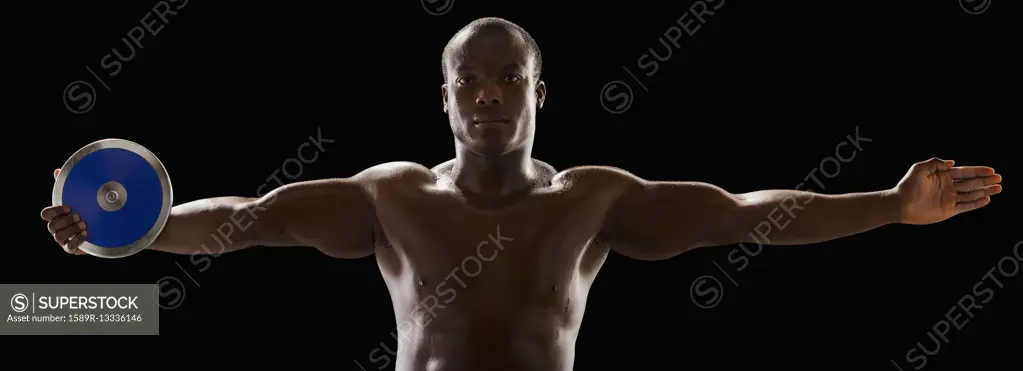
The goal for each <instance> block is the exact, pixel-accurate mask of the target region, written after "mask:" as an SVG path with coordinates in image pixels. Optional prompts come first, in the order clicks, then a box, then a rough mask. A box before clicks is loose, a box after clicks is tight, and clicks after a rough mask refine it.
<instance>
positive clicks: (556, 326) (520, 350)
mask: <svg viewBox="0 0 1023 371" xmlns="http://www.w3.org/2000/svg"><path fill="white" fill-rule="evenodd" d="M546 312H548V310H547V308H538V309H532V310H530V309H526V308H519V310H518V311H517V313H512V312H502V313H500V314H495V315H490V316H475V317H472V316H470V317H463V318H459V319H455V320H453V321H446V320H445V319H444V317H437V319H435V322H432V323H430V324H429V325H427V326H425V327H415V328H413V329H411V331H410V332H409V333H407V334H406V335H407V336H405V337H403V338H402V342H403V344H401V346H403V347H407V348H406V349H402V350H399V355H398V364H397V370H399V371H406V370H409V371H411V370H415V371H420V370H422V371H463V370H465V371H475V370H492V371H500V370H518V371H540V370H543V371H548V370H550V371H554V370H571V365H572V359H573V356H574V351H573V347H574V344H575V337H576V333H577V332H576V328H575V326H565V325H564V320H563V319H562V318H556V317H555V316H550V315H544V314H541V313H546ZM452 322H454V323H452ZM402 353H403V354H402Z"/></svg>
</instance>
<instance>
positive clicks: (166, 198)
mask: <svg viewBox="0 0 1023 371" xmlns="http://www.w3.org/2000/svg"><path fill="white" fill-rule="evenodd" d="M108 148H120V149H125V150H128V151H131V152H134V153H135V154H137V155H139V156H140V157H142V158H143V159H145V160H146V162H148V163H149V165H150V166H152V167H153V170H155V171H156V175H157V178H160V186H161V188H162V192H161V193H162V194H163V205H162V206H161V208H160V215H159V216H157V219H156V223H154V224H153V227H152V228H150V229H149V231H148V232H146V234H145V235H143V236H142V238H139V239H138V240H136V241H135V242H132V243H130V244H128V245H125V246H120V247H114V248H109V247H101V246H96V245H93V244H92V243H89V242H88V241H82V244H81V245H78V249H79V250H82V251H85V252H86V253H87V254H89V255H92V256H96V257H100V258H108V259H116V258H124V257H128V256H131V255H134V254H135V253H137V252H139V251H142V250H145V249H146V248H147V247H149V245H152V244H153V242H154V241H156V238H157V237H159V236H160V233H161V232H163V228H164V227H165V226H167V220H168V219H169V218H170V212H171V208H172V205H173V201H174V191H173V188H172V186H171V181H170V175H169V174H168V173H167V169H166V168H165V167H164V166H163V163H162V162H160V159H159V158H157V157H156V155H154V154H153V153H152V152H150V151H149V150H148V149H146V148H145V147H143V146H142V145H140V144H138V143H135V142H132V141H129V140H125V139H101V140H97V141H95V142H92V143H89V144H87V145H85V146H84V147H82V148H81V149H79V150H78V151H77V152H75V153H74V154H73V155H71V157H70V158H68V160H67V162H65V163H64V166H61V168H60V174H57V181H56V182H54V184H53V196H52V203H53V206H60V205H63V204H64V197H63V196H64V182H65V180H66V179H67V176H68V173H70V172H71V169H72V168H74V167H75V165H76V164H77V163H78V162H79V161H81V160H82V159H83V158H85V156H88V155H89V154H91V153H93V152H96V151H99V150H101V149H108ZM71 212H74V210H71ZM86 230H88V226H86Z"/></svg>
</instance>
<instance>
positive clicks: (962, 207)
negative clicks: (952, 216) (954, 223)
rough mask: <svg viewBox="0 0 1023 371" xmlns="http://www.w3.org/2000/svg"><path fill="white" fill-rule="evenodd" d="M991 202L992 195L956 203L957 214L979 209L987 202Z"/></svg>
mask: <svg viewBox="0 0 1023 371" xmlns="http://www.w3.org/2000/svg"><path fill="white" fill-rule="evenodd" d="M989 203H991V197H982V198H980V199H978V200H976V201H970V202H963V203H957V204H956V214H960V213H965V212H967V211H973V210H977V209H979V208H982V207H984V206H987V204H989Z"/></svg>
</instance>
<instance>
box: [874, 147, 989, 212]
mask: <svg viewBox="0 0 1023 371" xmlns="http://www.w3.org/2000/svg"><path fill="white" fill-rule="evenodd" d="M954 164H955V162H954V161H952V160H941V159H938V158H932V159H930V160H927V161H923V162H918V163H916V164H913V166H912V167H911V168H910V169H909V172H908V173H906V176H905V177H903V178H902V180H901V181H899V184H898V185H897V186H895V189H894V190H895V192H896V193H897V194H898V196H899V200H900V207H901V208H900V210H901V213H902V222H903V223H906V224H931V223H937V222H940V221H943V220H946V219H948V218H951V217H953V216H956V215H958V214H961V213H965V212H967V211H973V210H976V209H979V208H982V207H984V206H987V204H988V203H990V202H991V196H993V195H996V194H998V193H1001V192H1002V186H1001V185H999V184H998V183H1000V182H1001V181H1002V176H1001V175H998V174H996V173H995V169H992V168H990V167H987V166H956V167H953V165H954Z"/></svg>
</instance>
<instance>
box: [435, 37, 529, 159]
mask: <svg viewBox="0 0 1023 371" xmlns="http://www.w3.org/2000/svg"><path fill="white" fill-rule="evenodd" d="M541 65H542V61H541V57H540V50H539V48H537V46H536V42H535V41H534V40H533V38H532V37H531V36H530V35H529V33H527V32H526V31H525V30H523V29H522V28H521V27H519V26H518V25H516V24H514V23H511V22H509V21H506V20H504V19H500V18H481V19H478V20H476V21H473V22H472V23H470V24H468V25H467V26H465V27H463V28H462V29H461V30H459V31H458V32H457V33H455V36H453V37H452V38H451V40H450V41H448V45H447V46H446V47H445V48H444V53H443V55H442V57H441V67H442V69H443V72H444V85H443V86H442V88H441V94H442V97H443V99H444V111H445V112H447V113H448V119H449V120H450V122H451V131H452V133H453V134H454V135H455V139H456V140H457V141H459V142H460V143H462V144H464V145H465V146H466V147H467V148H468V149H469V150H470V151H472V152H475V153H478V154H484V155H498V154H503V153H507V152H509V151H512V150H516V149H519V148H522V147H523V146H529V145H531V144H532V138H533V132H534V126H535V124H536V110H537V109H538V108H540V107H542V106H543V101H544V98H545V97H546V92H547V91H546V86H544V83H543V82H542V81H540V68H541Z"/></svg>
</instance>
